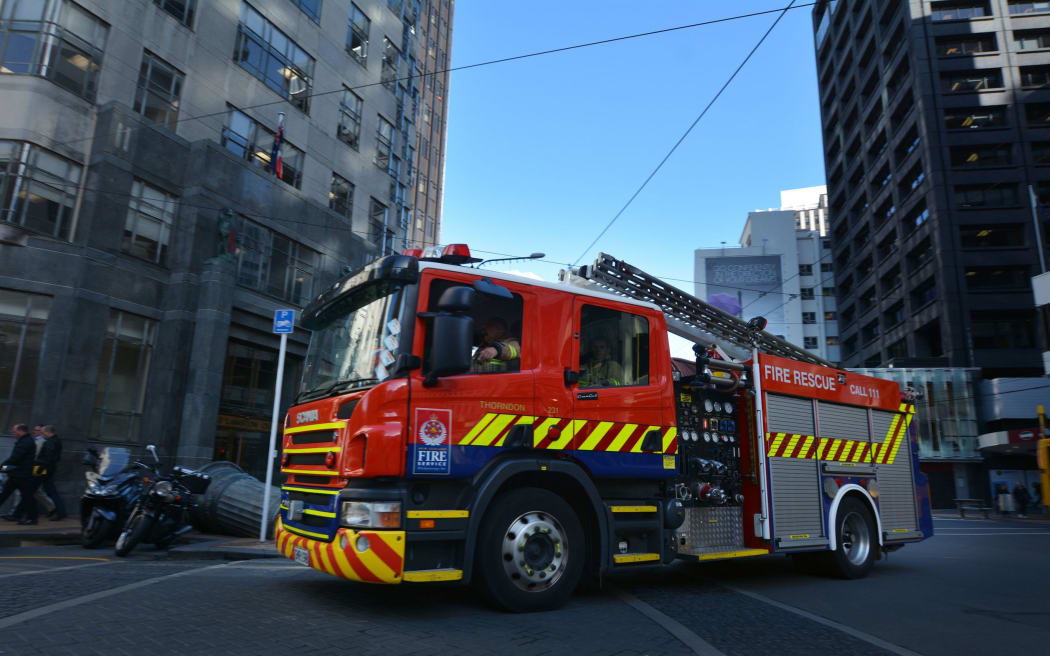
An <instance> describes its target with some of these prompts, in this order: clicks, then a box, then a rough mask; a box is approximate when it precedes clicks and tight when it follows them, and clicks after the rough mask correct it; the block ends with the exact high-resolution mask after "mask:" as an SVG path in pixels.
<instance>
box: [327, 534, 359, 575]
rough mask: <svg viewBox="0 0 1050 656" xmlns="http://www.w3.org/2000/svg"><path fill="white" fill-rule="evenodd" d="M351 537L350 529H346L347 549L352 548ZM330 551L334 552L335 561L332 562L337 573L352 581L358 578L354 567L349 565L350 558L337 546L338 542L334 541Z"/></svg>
mask: <svg viewBox="0 0 1050 656" xmlns="http://www.w3.org/2000/svg"><path fill="white" fill-rule="evenodd" d="M351 537H352V533H351V532H350V531H347V536H346V540H347V548H348V549H353V548H354V547H353V544H354V542H353V540H351V539H350V538H351ZM332 552H333V553H335V563H333V564H334V565H335V568H336V570H337V575H338V576H341V577H343V578H344V579H350V580H352V581H356V580H358V578H357V573H356V572H355V571H354V568H353V567H352V566H351V565H350V560H349V559H348V558H347V557H346V553H345V552H344V551H343V550H342V549H340V548H339V543H338V542H336V544H335V546H334V547H333V548H332Z"/></svg>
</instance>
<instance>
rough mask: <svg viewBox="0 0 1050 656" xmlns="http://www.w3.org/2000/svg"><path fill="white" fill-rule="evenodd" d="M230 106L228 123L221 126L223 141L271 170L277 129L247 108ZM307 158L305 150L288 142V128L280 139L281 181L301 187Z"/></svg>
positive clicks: (256, 163)
mask: <svg viewBox="0 0 1050 656" xmlns="http://www.w3.org/2000/svg"><path fill="white" fill-rule="evenodd" d="M229 109H230V111H229V114H227V115H226V127H224V128H223V129H222V145H223V146H225V147H226V149H227V150H229V151H230V152H231V153H234V154H235V155H237V156H238V157H240V158H241V159H245V160H248V161H249V162H251V163H252V164H255V165H256V166H258V167H259V168H262V169H266V170H269V167H270V153H271V152H272V151H273V140H274V136H275V135H274V133H273V132H271V131H270V130H268V129H266V128H264V127H263V126H262V124H260V123H258V122H257V121H256V120H255V119H253V118H252V117H250V116H248V115H247V114H245V113H244V112H242V111H240V110H238V109H235V108H233V107H230V108H229ZM305 158H306V157H305V155H304V154H303V151H301V150H299V149H298V148H296V147H295V146H293V145H292V144H291V143H289V142H288V136H287V132H286V133H285V138H284V141H283V142H282V143H281V168H282V169H283V170H282V176H281V181H282V182H285V183H287V184H290V185H292V186H293V187H295V188H296V189H298V188H299V186H300V185H301V184H302V182H303V161H304V160H305Z"/></svg>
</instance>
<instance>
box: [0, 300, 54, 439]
mask: <svg viewBox="0 0 1050 656" xmlns="http://www.w3.org/2000/svg"><path fill="white" fill-rule="evenodd" d="M50 311H51V297H50V296H44V295H42V294H27V293H25V292H18V291H14V290H10V289H0V422H2V423H0V426H3V431H4V432H6V431H7V430H8V428H9V427H10V426H11V425H12V424H14V423H16V422H29V421H30V417H31V416H32V414H33V396H34V394H33V392H34V390H35V388H36V379H37V370H38V368H39V365H40V356H41V354H42V353H43V350H44V328H45V327H46V324H47V316H48V314H49V313H50Z"/></svg>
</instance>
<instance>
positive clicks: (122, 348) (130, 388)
mask: <svg viewBox="0 0 1050 656" xmlns="http://www.w3.org/2000/svg"><path fill="white" fill-rule="evenodd" d="M156 331H157V322H155V321H151V320H150V319H147V318H145V317H140V316H138V315H135V314H129V313H127V312H121V311H120V310H110V311H109V323H108V324H107V326H106V341H105V343H104V344H103V346H102V357H101V358H100V359H99V364H98V382H97V383H96V385H95V412H94V417H93V421H92V428H91V432H92V435H94V436H95V437H103V438H108V439H113V440H121V441H136V440H137V439H138V434H139V428H140V424H141V422H142V408H143V404H144V401H145V399H146V383H147V382H148V380H149V367H150V360H151V358H152V354H153V342H154V336H155V334H156Z"/></svg>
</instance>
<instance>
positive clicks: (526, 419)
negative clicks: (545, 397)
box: [493, 415, 536, 446]
mask: <svg viewBox="0 0 1050 656" xmlns="http://www.w3.org/2000/svg"><path fill="white" fill-rule="evenodd" d="M534 421H536V418H535V417H530V416H528V415H524V416H521V417H518V420H517V421H516V422H514V425H515V426H517V425H519V424H531V423H532V422H534ZM506 440H507V433H504V434H503V437H501V438H499V442H496V443H495V444H494V445H493V446H503V443H504V442H505V441H506Z"/></svg>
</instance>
